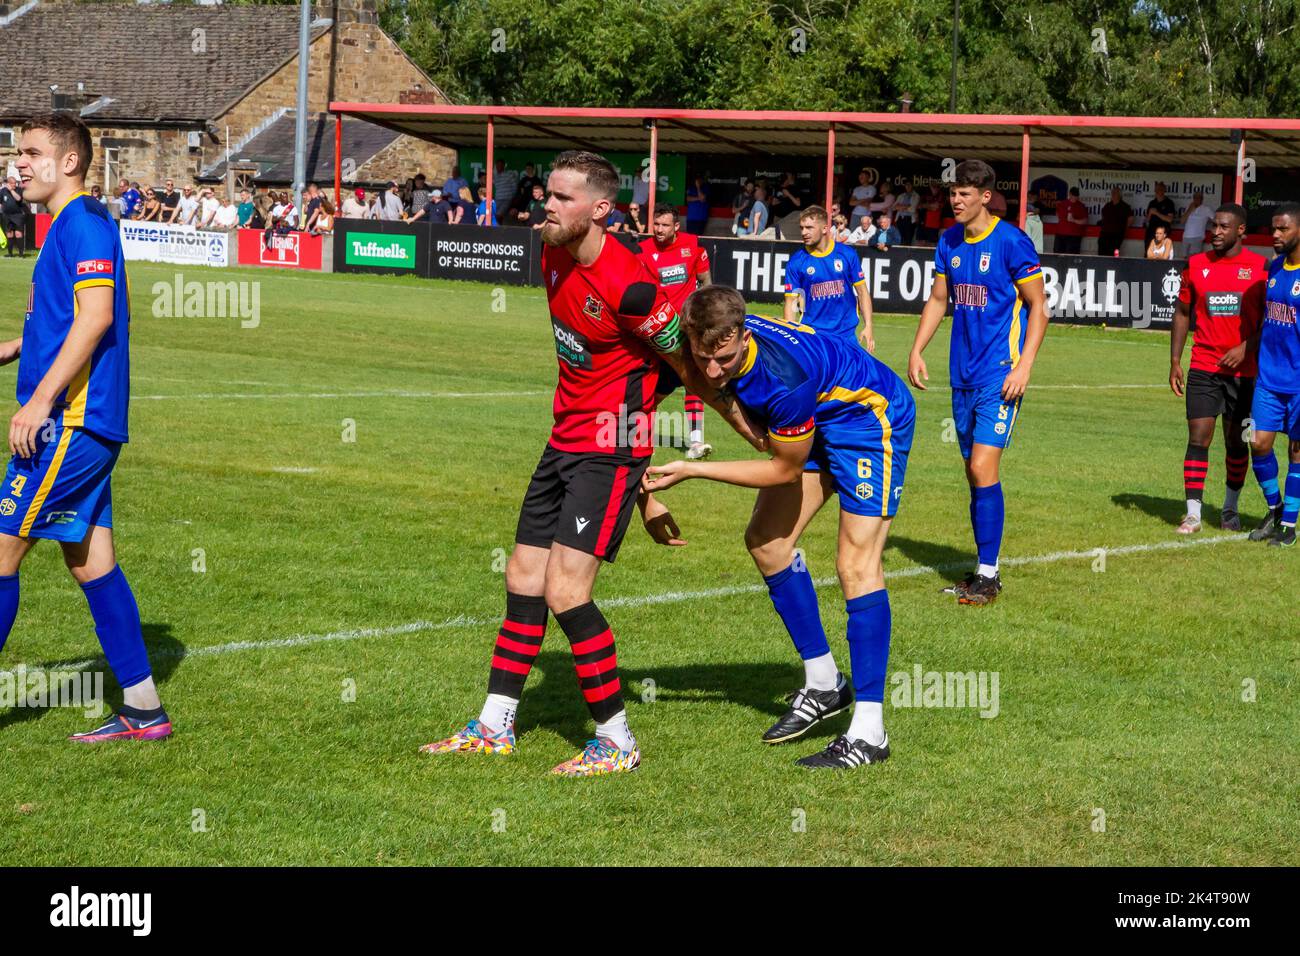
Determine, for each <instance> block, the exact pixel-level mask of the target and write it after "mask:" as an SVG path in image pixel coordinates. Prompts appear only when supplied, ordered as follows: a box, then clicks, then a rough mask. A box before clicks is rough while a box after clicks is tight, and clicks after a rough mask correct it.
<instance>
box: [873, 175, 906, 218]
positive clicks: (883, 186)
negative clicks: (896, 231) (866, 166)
mask: <svg viewBox="0 0 1300 956" xmlns="http://www.w3.org/2000/svg"><path fill="white" fill-rule="evenodd" d="M897 201H898V197H897V196H895V195H894V190H893V187H892V186H890V185H889V180H888V179H882V180H881V181H880V191H879V192H878V193H876V198H875V199H873V200H871V202H870V203H869V204H868V206H867V208H868V209H870V210H871V217H872V218H873V219H874V220H875V221H876V222H880V217H881V216H889V217H890V219H891V220H892V219H893V217H894V203H895V202H897Z"/></svg>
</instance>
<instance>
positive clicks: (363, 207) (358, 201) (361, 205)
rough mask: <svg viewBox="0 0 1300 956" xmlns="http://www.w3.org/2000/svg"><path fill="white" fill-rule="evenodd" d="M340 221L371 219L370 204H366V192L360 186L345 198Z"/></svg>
mask: <svg viewBox="0 0 1300 956" xmlns="http://www.w3.org/2000/svg"><path fill="white" fill-rule="evenodd" d="M339 218H340V219H369V218H370V204H369V203H368V202H366V191H365V190H364V189H362V188H361V187H360V186H358V187H357V188H356V189H354V190H352V192H350V193H348V194H347V196H345V197H344V198H343V208H342V210H341V211H340V212H339Z"/></svg>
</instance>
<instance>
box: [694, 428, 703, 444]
mask: <svg viewBox="0 0 1300 956" xmlns="http://www.w3.org/2000/svg"><path fill="white" fill-rule="evenodd" d="M703 441H704V431H703V429H699V428H692V429H691V444H692V445H699V444H701V443H702V442H703Z"/></svg>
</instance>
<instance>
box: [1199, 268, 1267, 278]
mask: <svg viewBox="0 0 1300 956" xmlns="http://www.w3.org/2000/svg"><path fill="white" fill-rule="evenodd" d="M1205 271H1206V273H1207V274H1208V273H1209V271H1210V270H1209V269H1206V270H1205ZM1254 272H1255V270H1254V269H1252V268H1250V267H1249V266H1247V267H1246V268H1244V269H1238V270H1237V278H1238V279H1242V280H1245V279H1249V278H1250V277H1251V276H1252V275H1253V274H1254Z"/></svg>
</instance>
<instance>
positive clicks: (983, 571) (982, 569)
mask: <svg viewBox="0 0 1300 956" xmlns="http://www.w3.org/2000/svg"><path fill="white" fill-rule="evenodd" d="M975 573H976V574H980V575H983V576H984V577H986V578H992V577H997V573H998V566H997V565H996V564H981V565H980V566H979V567H978V568H976V569H975Z"/></svg>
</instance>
